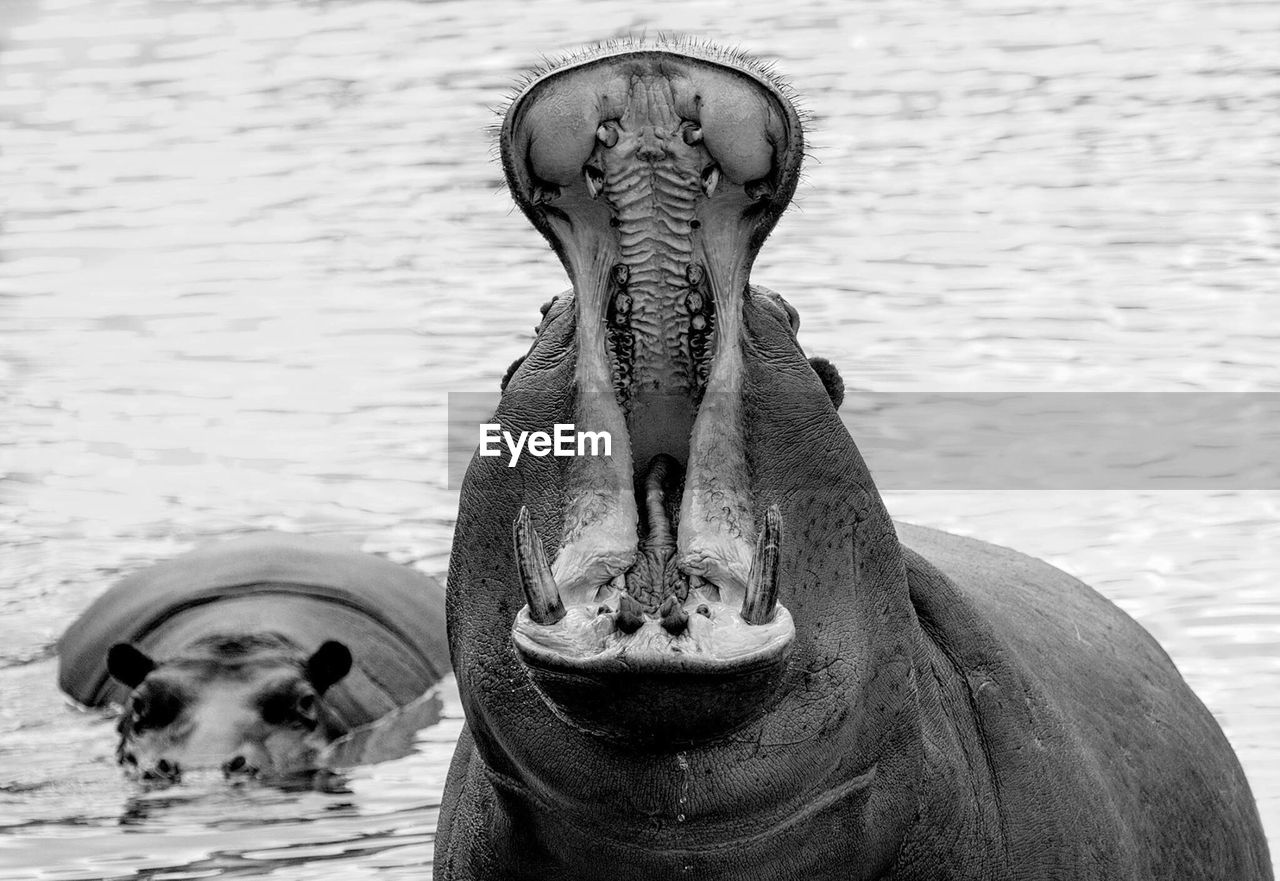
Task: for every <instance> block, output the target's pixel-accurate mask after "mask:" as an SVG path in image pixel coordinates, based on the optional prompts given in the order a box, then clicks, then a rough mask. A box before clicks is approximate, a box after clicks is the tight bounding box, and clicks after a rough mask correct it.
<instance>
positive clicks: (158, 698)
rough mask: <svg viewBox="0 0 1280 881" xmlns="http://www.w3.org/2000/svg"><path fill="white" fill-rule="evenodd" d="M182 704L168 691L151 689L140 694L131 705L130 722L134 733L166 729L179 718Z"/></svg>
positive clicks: (134, 697)
mask: <svg viewBox="0 0 1280 881" xmlns="http://www.w3.org/2000/svg"><path fill="white" fill-rule="evenodd" d="M181 709H182V702H181V701H180V700H178V696H177V695H175V694H173V693H172V692H169V691H167V690H160V689H150V690H148V691H145V692H138V693H137V694H135V695H134V696H133V700H132V702H131V703H130V706H129V710H130V715H129V721H130V723H131V724H132V725H133V730H134V731H142V730H145V729H147V728H164V727H165V726H166V725H171V724H172V723H173V721H174V720H175V719H177V718H178V712H179V711H180V710H181Z"/></svg>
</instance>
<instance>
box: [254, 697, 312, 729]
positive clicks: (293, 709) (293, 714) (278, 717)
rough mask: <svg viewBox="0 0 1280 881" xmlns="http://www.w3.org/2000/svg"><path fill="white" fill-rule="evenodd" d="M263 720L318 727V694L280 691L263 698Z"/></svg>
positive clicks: (296, 725) (273, 722) (302, 726)
mask: <svg viewBox="0 0 1280 881" xmlns="http://www.w3.org/2000/svg"><path fill="white" fill-rule="evenodd" d="M261 706H262V721H264V722H266V723H267V724H268V725H289V726H295V727H299V728H308V729H310V728H315V727H316V696H315V695H314V694H313V693H311V692H309V691H306V692H302V693H301V694H298V693H296V692H280V693H276V694H270V695H267V696H266V697H264V698H263V699H262V705H261Z"/></svg>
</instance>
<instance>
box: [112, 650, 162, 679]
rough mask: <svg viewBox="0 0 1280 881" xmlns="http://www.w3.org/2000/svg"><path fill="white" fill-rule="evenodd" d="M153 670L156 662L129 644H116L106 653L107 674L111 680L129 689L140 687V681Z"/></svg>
mask: <svg viewBox="0 0 1280 881" xmlns="http://www.w3.org/2000/svg"><path fill="white" fill-rule="evenodd" d="M155 668H156V662H155V661H153V660H151V659H150V658H149V657H147V656H146V654H144V653H143V652H142V650H141V649H139V648H138V647H137V646H135V645H132V644H130V643H127V642H117V643H116V644H115V645H113V646H112V647H111V648H110V650H108V652H107V672H108V673H110V674H111V678H112V679H115V680H117V681H119V682H121V683H123V684H125V685H127V686H129V687H130V688H137V687H138V686H139V685H141V684H142V680H144V679H146V678H147V674H148V673H150V672H151V671H152V670H154V669H155Z"/></svg>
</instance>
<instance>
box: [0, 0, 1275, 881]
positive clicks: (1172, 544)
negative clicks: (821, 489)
mask: <svg viewBox="0 0 1280 881" xmlns="http://www.w3.org/2000/svg"><path fill="white" fill-rule="evenodd" d="M506 8H507V9H509V10H511V13H510V14H505V15H504V14H501V11H502V9H503V7H502V6H496V5H494V4H464V3H460V2H441V3H416V2H408V0H386V2H378V3H367V2H355V0H346V2H342V0H327V2H318V0H295V2H289V0H277V2H265V0H262V2H254V0H241V2H222V0H210V2H205V3H200V4H188V3H182V2H178V0H10V2H6V3H4V4H0V205H2V206H3V227H2V228H0V400H3V402H4V404H3V406H4V412H5V416H6V417H7V418H6V420H5V424H4V425H2V426H0V457H3V458H2V459H0V468H3V471H4V480H3V482H2V483H0V531H2V533H0V534H2V537H3V538H2V540H3V544H2V546H0V615H2V616H3V618H4V620H5V621H6V623H7V625H8V626H7V627H6V636H5V639H4V640H3V641H2V643H0V876H8V875H13V876H16V877H29V876H30V875H31V873H32V872H33V871H34V870H36V869H38V868H43V869H45V870H46V873H47V874H46V877H51V878H67V879H69V878H90V877H129V876H134V875H135V874H137V873H139V872H144V873H148V872H153V871H157V870H160V869H163V868H165V867H170V868H173V869H174V870H175V873H176V874H174V875H172V876H169V877H179V876H181V877H195V876H201V877H204V876H215V875H219V874H247V873H250V872H253V871H267V870H274V874H276V875H277V876H281V877H303V876H305V877H319V878H347V877H351V876H352V875H359V874H364V875H373V874H376V875H377V876H378V877H399V876H404V877H408V876H413V877H422V876H423V875H424V874H425V867H426V864H427V863H428V862H429V858H430V835H431V829H432V828H433V824H434V818H435V810H436V805H437V804H438V800H439V792H440V787H441V785H442V780H443V774H444V769H445V767H446V763H447V761H448V755H449V752H450V741H451V739H452V737H453V736H456V732H457V725H458V724H459V723H458V718H457V713H456V708H455V711H454V712H453V714H452V715H450V711H449V706H448V703H447V702H446V708H445V719H444V721H442V722H441V723H440V724H438V725H436V726H433V727H431V728H428V729H426V731H425V732H423V733H422V735H421V736H420V740H419V743H418V751H417V752H416V753H415V754H413V755H411V756H409V757H406V758H404V759H400V760H397V761H393V762H388V763H386V764H382V765H376V766H370V767H366V768H360V769H357V770H355V771H354V772H353V773H352V777H351V783H350V786H349V789H350V792H349V793H344V794H337V795H333V794H323V793H308V794H305V795H298V794H292V795H286V794H280V793H269V792H258V791H254V792H241V791H236V792H226V791H223V790H221V789H218V788H210V789H208V790H201V789H193V790H190V791H188V792H187V793H186V794H185V795H183V796H174V795H173V794H169V795H167V796H165V797H164V798H163V799H160V800H158V801H153V800H151V798H150V797H147V798H135V797H134V794H131V793H130V792H129V791H128V789H127V787H125V786H124V785H123V784H121V783H120V781H119V780H118V778H117V776H116V774H115V769H114V767H113V766H112V765H111V763H110V751H111V743H110V742H111V739H112V737H111V732H110V723H109V722H104V721H102V720H99V719H97V718H96V717H93V716H85V715H79V714H76V713H74V712H72V711H70V710H68V709H66V708H65V707H64V706H63V705H62V703H61V701H60V699H59V698H58V697H57V695H56V694H55V693H53V692H52V687H53V685H52V683H53V675H52V664H51V662H50V660H49V659H48V656H49V652H50V646H51V645H52V643H53V641H54V639H55V638H56V636H57V635H58V633H59V632H60V631H61V629H62V628H63V627H64V626H65V625H66V623H67V622H68V621H69V620H70V618H71V617H72V616H73V615H74V614H76V613H77V612H78V611H79V610H81V609H83V608H84V607H85V606H86V605H87V604H88V603H89V601H90V599H91V598H92V597H93V596H96V595H97V594H98V593H99V592H100V591H102V590H104V589H105V588H106V586H107V585H108V584H109V583H110V582H111V581H112V580H114V579H115V578H116V577H118V576H119V575H120V574H122V573H125V572H129V571H133V570H135V569H137V568H139V567H141V566H144V565H146V564H148V563H149V562H151V561H154V560H156V559H160V558H163V557H168V556H172V555H174V554H176V553H178V552H179V551H181V550H185V549H186V548H188V547H190V546H192V545H193V544H194V543H196V541H197V540H198V539H199V538H201V537H205V536H211V535H223V534H226V533H229V532H239V531H252V530H257V529H266V528H277V529H286V530H292V531H302V532H313V533H336V534H342V535H348V536H351V537H353V538H355V539H356V540H358V541H360V542H361V543H362V546H363V547H364V548H365V549H366V550H369V551H373V552H378V553H384V554H387V555H390V556H391V557H393V558H394V559H397V560H400V561H405V562H411V563H413V564H415V565H417V566H419V567H420V568H423V569H425V570H428V571H440V570H442V569H443V568H444V564H445V561H446V557H447V553H448V546H449V540H450V530H451V527H452V518H453V511H454V507H455V505H456V497H455V494H454V493H453V492H452V491H451V490H450V489H449V488H448V486H447V484H446V469H445V458H446V448H447V445H446V441H445V435H446V425H445V395H446V393H447V392H451V391H452V392H459V391H492V390H493V389H494V388H496V386H497V383H498V380H499V378H500V377H501V376H502V373H503V371H504V370H505V368H506V366H507V364H508V363H509V362H510V360H512V359H513V358H515V357H517V356H518V355H520V354H521V353H522V352H523V351H524V349H525V347H526V346H527V344H528V339H529V331H530V329H531V327H532V325H533V323H534V321H535V319H536V317H537V311H536V309H537V306H538V304H539V303H541V302H542V301H543V300H545V299H546V298H547V297H548V296H549V295H550V294H552V293H554V292H556V291H558V290H560V289H562V288H563V287H564V277H563V273H562V271H561V270H560V269H559V267H558V266H557V265H556V263H555V261H554V259H553V258H552V257H551V255H550V252H549V251H548V249H547V248H546V247H545V245H544V244H543V243H542V242H541V240H540V239H539V238H538V236H537V235H536V234H535V233H534V232H533V231H532V230H530V229H529V228H527V226H526V224H525V222H524V220H523V219H522V218H521V217H520V216H519V215H518V214H517V213H515V212H513V211H512V210H511V209H510V207H509V200H507V198H506V197H505V195H504V194H503V193H502V192H501V183H500V172H499V169H498V167H497V165H496V164H495V163H494V162H493V161H492V160H491V149H490V140H489V136H488V134H487V133H486V127H487V126H488V125H489V124H490V123H492V121H493V120H494V115H493V108H494V107H495V106H496V105H498V104H500V102H501V100H502V96H503V95H504V94H506V93H507V92H508V90H509V85H510V83H511V82H512V80H513V79H514V77H515V76H516V74H517V73H518V71H520V70H521V69H522V68H524V67H526V66H527V65H529V64H531V63H533V62H536V60H537V59H538V57H539V55H540V53H543V52H554V51H557V50H559V49H562V48H568V47H572V46H575V45H578V44H581V43H584V42H588V41H594V40H599V39H606V38H610V37H613V36H617V35H621V34H626V33H639V32H643V31H648V32H649V33H656V32H658V31H660V30H668V29H669V30H682V31H687V32H692V33H696V34H699V35H703V36H707V37H712V38H717V39H720V40H722V41H725V42H729V43H735V44H740V45H742V46H744V47H745V48H748V49H750V50H753V51H756V52H758V53H760V54H762V55H767V56H771V57H776V58H777V59H778V61H779V67H780V69H781V70H783V71H785V72H786V73H787V74H788V75H789V76H790V77H791V79H792V80H793V81H794V83H795V85H796V86H797V88H798V89H799V90H800V92H801V93H802V94H803V95H804V97H805V103H806V106H807V108H808V110H809V112H810V113H811V114H812V117H813V136H812V138H811V151H810V152H811V154H812V160H813V161H811V162H810V163H809V166H808V172H807V178H806V181H805V182H804V184H803V185H802V191H801V199H800V204H799V206H798V208H797V209H796V210H795V211H793V212H792V213H791V214H789V215H788V216H787V217H786V218H785V219H784V220H783V222H782V223H781V225H780V227H779V229H778V231H777V233H775V235H774V237H773V238H772V240H771V241H770V243H769V244H768V245H767V246H766V248H765V250H764V253H763V256H762V258H761V260H760V262H759V265H758V268H757V273H756V277H757V279H758V280H759V281H760V282H762V283H764V284H767V285H769V286H771V287H774V288H776V289H778V290H780V291H782V292H783V293H784V294H786V295H787V296H788V297H789V298H790V299H791V300H792V302H793V303H794V304H795V305H796V306H797V307H798V308H799V309H800V312H801V315H802V318H803V321H804V325H803V329H802V331H801V339H802V342H803V343H804V344H805V345H806V347H807V348H809V349H810V350H811V351H812V352H814V353H815V354H822V355H825V356H827V357H830V358H832V359H833V360H834V361H835V362H836V363H837V364H838V365H839V366H840V368H841V369H842V371H843V373H844V376H845V379H846V381H848V382H849V383H850V385H851V386H856V387H860V388H868V389H872V390H876V391H937V390H961V391H993V390H1010V391H1029V390H1040V391H1051V390H1061V391H1094V392H1104V391H1115V390H1125V391H1183V390H1185V391H1263V392H1265V391H1276V390H1278V389H1280V376H1277V372H1276V368H1275V351H1276V349H1277V344H1278V343H1280V330H1278V328H1280V321H1277V317H1280V316H1278V315H1277V306H1276V300H1275V295H1276V293H1277V291H1276V288H1277V281H1278V280H1280V253H1278V249H1280V235H1278V234H1277V233H1278V232H1280V229H1278V227H1280V223H1278V222H1277V205H1280V199H1278V198H1277V195H1280V181H1278V179H1277V178H1278V175H1277V170H1276V166H1275V164H1274V157H1275V156H1276V155H1277V154H1278V153H1280V106H1278V104H1280V97H1278V96H1277V93H1276V90H1275V86H1274V83H1275V50H1274V47H1275V45H1276V42H1277V39H1278V38H1280V7H1277V6H1276V5H1275V4H1260V3H1250V2H1243V0H1240V2H1210V0H1172V2H1170V0H1159V2H1157V0H1138V2H1132V0H1124V2H1121V0H1072V2H1070V3H1069V4H1067V5H1065V6H1064V5H1061V4H1059V5H1050V4H1044V3H1034V2H1032V0H964V2H962V3H958V4H948V5H945V6H939V5H938V4H934V3H928V2H924V0H906V2H896V3H892V4H886V3H864V4H836V3H823V2H817V0H810V2H802V3H799V4H795V5H793V6H791V7H790V8H789V10H788V11H787V13H786V14H785V15H782V14H780V13H779V9H780V7H779V6H778V5H777V4H776V3H763V2H754V0H748V2H741V0H739V2H733V3H729V2H721V0H707V2H695V3H677V2H667V0H651V2H649V3H645V4H639V5H637V4H634V3H630V2H620V0H605V2H600V3H595V4H592V5H591V7H590V14H589V15H584V14H583V12H582V8H581V7H580V6H579V5H578V4H572V3H567V2H539V3H536V4H533V3H529V4H520V5H518V6H517V5H516V4H508V5H507V7H506ZM517 9H518V10H519V12H518V13H517V12H516V10H517ZM855 432H856V425H855ZM1226 467H1230V463H1227V466H1226ZM888 501H889V503H890V506H891V509H892V510H893V511H895V512H896V513H897V514H898V515H899V516H902V517H904V518H905V519H910V520H916V521H919V522H925V523H930V524H935V525H940V526H943V527H944V528H950V529H954V530H955V531H960V532H965V533H968V534H973V535H978V536H982V537H987V538H991V539H993V540H996V541H999V542H1002V543H1007V544H1011V545H1014V546H1016V547H1019V548H1020V549H1022V550H1025V551H1028V552H1030V553H1035V554H1038V555H1041V556H1044V557H1046V558H1047V559H1049V560H1051V561H1052V562H1054V563H1057V564H1058V565H1060V566H1063V567H1065V568H1067V569H1069V570H1071V571H1073V572H1075V573H1076V574H1079V575H1081V576H1082V577H1084V578H1086V580H1090V581H1092V582H1093V583H1094V584H1096V585H1097V586H1098V587H1100V588H1101V589H1102V590H1103V591H1104V592H1105V593H1107V594H1108V595H1109V596H1111V597H1113V598H1115V599H1116V600H1117V601H1118V602H1119V603H1121V605H1123V606H1124V607H1125V608H1126V609H1128V610H1129V611H1131V612H1132V613H1134V614H1135V615H1137V616H1138V617H1139V618H1140V619H1141V620H1142V621H1143V623H1144V624H1146V625H1147V626H1148V627H1149V628H1150V629H1151V630H1152V631H1153V632H1155V634H1156V635H1157V636H1158V637H1159V638H1160V639H1161V640H1162V641H1163V643H1164V644H1165V646H1166V647H1167V648H1168V649H1169V651H1170V652H1171V654H1172V655H1173V656H1174V658H1175V659H1176V660H1177V661H1178V662H1179V664H1180V666H1181V668H1182V669H1183V670H1184V672H1185V673H1186V675H1187V676H1188V678H1189V679H1190V680H1191V682H1192V684H1193V685H1194V686H1195V687H1196V689H1197V690H1198V691H1199V693H1200V694H1201V695H1202V696H1203V698H1204V699H1205V700H1206V702H1207V703H1208V704H1209V706H1210V707H1211V708H1212V709H1213V710H1214V711H1215V712H1216V713H1217V714H1218V716H1219V717H1220V718H1221V719H1222V720H1223V721H1224V723H1225V725H1226V727H1227V730H1228V733H1229V734H1230V735H1231V736H1232V738H1233V741H1234V742H1235V744H1236V746H1237V747H1238V749H1239V751H1240V753H1241V756H1242V758H1243V760H1244V761H1245V764H1246V768H1247V770H1248V771H1249V772H1250V775H1251V778H1252V780H1253V782H1254V786H1255V790H1256V792H1257V793H1258V795H1259V799H1260V802H1261V805H1262V809H1263V813H1264V816H1265V819H1266V821H1267V823H1268V825H1269V828H1270V829H1271V830H1272V831H1273V834H1274V833H1275V830H1277V829H1280V763H1278V762H1277V761H1276V759H1277V757H1278V755H1280V754H1278V753H1277V751H1276V747H1275V745H1274V743H1273V740H1274V738H1273V735H1274V731H1275V728H1276V722H1277V720H1280V699H1277V698H1276V697H1275V695H1277V694H1280V687H1277V686H1280V662H1278V661H1276V660H1273V659H1274V658H1276V657H1278V656H1280V652H1278V651H1277V648H1280V599H1278V598H1277V595H1276V573H1277V571H1280V565H1278V563H1280V526H1278V525H1277V524H1278V522H1280V517H1277V514H1278V513H1280V496H1278V495H1277V494H1276V493H1275V492H1245V491H1234V492H1208V491H1204V492H1194V493H1157V492H1146V493H1142V492H1125V493H1095V492H1090V493H1072V492H1060V493H1056V492H1055V493H1043V492H1041V493H1015V492H1001V493H978V492H968V493H966V492H924V491H920V492H912V493H893V494H891V495H890V496H889V498H888ZM165 799H168V800H165ZM122 819H127V820H130V822H129V824H128V826H127V828H122V827H121V825H120V823H121V821H122ZM134 820H136V822H134ZM179 867H187V868H186V869H181V870H180V871H179ZM254 867H256V868H254Z"/></svg>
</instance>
